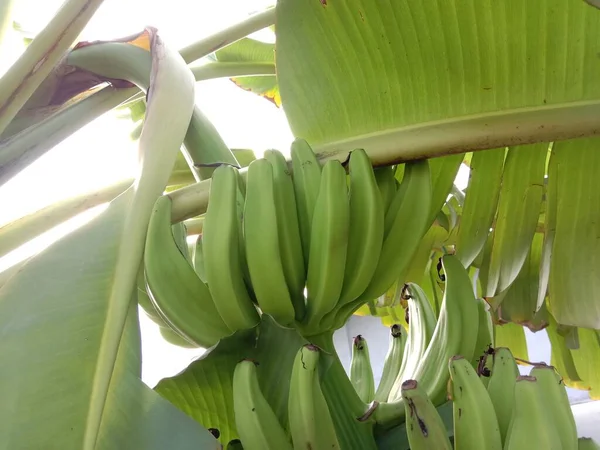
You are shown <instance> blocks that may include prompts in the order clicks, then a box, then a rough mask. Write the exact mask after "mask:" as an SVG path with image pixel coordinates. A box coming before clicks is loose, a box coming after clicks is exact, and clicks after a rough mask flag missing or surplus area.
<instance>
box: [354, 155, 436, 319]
mask: <svg viewBox="0 0 600 450" xmlns="http://www.w3.org/2000/svg"><path fill="white" fill-rule="evenodd" d="M431 195H432V189H431V176H430V172H429V162H428V161H427V160H423V161H414V162H409V163H406V168H405V171H404V178H403V180H402V183H401V184H400V187H399V188H398V191H397V192H396V194H395V196H394V199H393V200H392V203H391V204H390V207H389V209H388V211H387V214H386V216H385V222H384V223H385V232H384V240H383V246H382V249H381V255H380V256H379V261H378V263H377V268H376V269H375V272H374V274H373V278H372V279H371V282H370V283H369V285H368V287H367V289H366V290H365V292H363V294H362V295H361V296H360V298H359V300H361V299H362V301H367V300H371V299H374V298H377V297H379V296H380V295H382V294H383V293H385V291H387V289H388V288H389V287H390V286H391V285H392V284H393V283H394V281H396V280H398V278H400V277H401V275H403V273H404V272H405V271H406V270H407V269H408V267H409V265H410V261H411V258H412V256H413V254H414V253H415V251H416V250H417V247H418V246H419V243H420V242H421V238H422V237H423V235H424V234H425V233H426V232H427V229H428V228H429V225H430V224H429V223H428V220H429V210H430V207H431ZM348 306H350V311H351V310H352V303H350V304H349V305H348Z"/></svg>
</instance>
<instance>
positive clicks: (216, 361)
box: [154, 333, 262, 445]
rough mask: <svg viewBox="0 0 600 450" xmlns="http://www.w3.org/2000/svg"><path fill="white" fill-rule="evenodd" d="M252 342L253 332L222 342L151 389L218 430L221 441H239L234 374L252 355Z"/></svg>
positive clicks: (238, 334)
mask: <svg viewBox="0 0 600 450" xmlns="http://www.w3.org/2000/svg"><path fill="white" fill-rule="evenodd" d="M255 339H256V336H255V335H254V333H236V334H235V335H234V336H231V337H228V338H226V339H223V340H222V341H220V342H219V343H218V344H217V345H216V346H215V347H213V348H212V349H210V350H208V351H207V352H206V353H205V354H204V355H202V356H201V357H200V358H199V359H197V360H196V361H194V362H193V363H191V364H190V365H189V366H188V367H187V368H186V369H185V370H184V371H183V372H181V373H179V374H177V375H175V376H174V377H170V378H165V379H163V380H161V381H160V382H159V383H158V384H157V385H156V387H155V388H154V390H155V391H156V392H158V393H159V394H160V395H161V396H162V397H164V398H165V399H167V400H168V401H169V402H171V403H172V404H174V405H175V406H177V407H178V408H179V409H180V410H182V411H183V412H185V413H186V414H187V415H188V416H190V417H192V418H194V419H195V420H197V421H198V422H199V423H201V424H202V425H203V426H204V427H205V428H216V429H217V430H219V432H220V437H219V440H220V442H221V443H222V444H224V445H227V443H228V442H229V441H231V440H233V439H238V438H239V436H238V434H237V431H236V427H235V415H234V413H233V388H232V383H233V371H234V369H235V366H236V364H237V363H238V362H239V361H240V360H241V359H243V358H251V357H253V356H254V345H255V342H254V340H255ZM261 369H262V366H261ZM261 372H262V370H261Z"/></svg>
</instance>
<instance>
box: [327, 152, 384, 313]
mask: <svg viewBox="0 0 600 450" xmlns="http://www.w3.org/2000/svg"><path fill="white" fill-rule="evenodd" d="M348 167H349V172H350V231H349V237H348V256H347V258H346V268H345V274H344V284H343V287H342V292H341V294H340V300H339V302H338V306H340V305H343V304H345V303H348V302H350V301H352V300H355V299H356V298H358V296H360V295H361V294H362V293H363V292H364V290H365V289H366V288H367V286H368V285H369V282H370V281H371V278H372V277H373V273H374V272H375V269H376V268H377V262H378V260H379V255H380V254H381V245H382V243H383V219H384V208H383V204H382V201H381V194H380V192H379V189H378V187H377V182H376V180H375V175H374V174H373V167H372V166H371V160H370V159H369V157H368V156H367V153H366V152H365V151H364V150H363V149H358V150H354V151H353V152H352V153H350V162H349V164H348Z"/></svg>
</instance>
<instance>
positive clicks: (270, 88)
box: [216, 38, 281, 107]
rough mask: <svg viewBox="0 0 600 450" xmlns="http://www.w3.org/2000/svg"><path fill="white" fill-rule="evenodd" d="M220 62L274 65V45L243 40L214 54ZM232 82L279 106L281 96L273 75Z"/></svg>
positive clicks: (253, 40)
mask: <svg viewBox="0 0 600 450" xmlns="http://www.w3.org/2000/svg"><path fill="white" fill-rule="evenodd" d="M216 57H217V60H219V61H220V62H255V63H270V64H274V63H275V44H270V43H267V42H261V41H257V40H256V39H251V38H244V39H240V40H239V41H237V42H235V43H234V44H231V45H229V46H227V47H225V48H223V49H221V50H219V51H217V52H216ZM232 81H233V82H234V83H235V84H237V85H238V86H239V87H241V88H242V89H245V90H248V91H250V92H253V93H255V94H257V95H260V96H261V97H264V98H266V99H267V100H269V101H271V102H273V103H274V104H275V106H278V107H279V106H281V95H280V94H279V85H278V84H277V77H276V76H275V75H266V76H256V77H239V78H237V77H236V78H232Z"/></svg>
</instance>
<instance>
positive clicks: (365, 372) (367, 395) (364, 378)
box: [350, 334, 375, 403]
mask: <svg viewBox="0 0 600 450" xmlns="http://www.w3.org/2000/svg"><path fill="white" fill-rule="evenodd" d="M350 381H351V382H352V385H353V386H354V390H355V391H356V393H357V394H358V396H359V397H360V399H361V400H362V401H363V403H371V402H372V401H373V397H375V381H374V380H373V369H372V368H371V358H370V356H369V346H368V345H367V340H366V339H365V338H363V337H362V336H361V335H360V334H359V335H358V336H356V337H355V338H354V340H353V342H352V360H351V361H350Z"/></svg>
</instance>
